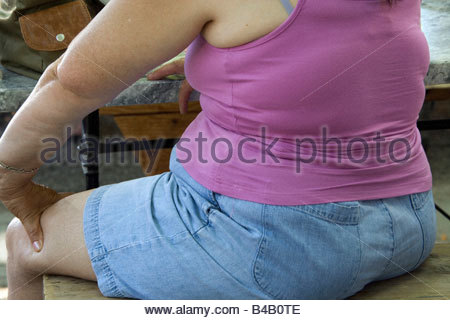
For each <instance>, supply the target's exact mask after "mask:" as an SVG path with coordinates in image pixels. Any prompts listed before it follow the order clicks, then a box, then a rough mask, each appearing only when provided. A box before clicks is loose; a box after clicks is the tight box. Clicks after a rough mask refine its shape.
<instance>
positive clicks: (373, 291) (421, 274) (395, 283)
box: [44, 243, 450, 300]
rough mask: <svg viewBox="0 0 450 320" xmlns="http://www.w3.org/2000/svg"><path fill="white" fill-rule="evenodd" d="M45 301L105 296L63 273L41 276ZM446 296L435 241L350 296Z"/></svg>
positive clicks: (443, 255) (447, 282)
mask: <svg viewBox="0 0 450 320" xmlns="http://www.w3.org/2000/svg"><path fill="white" fill-rule="evenodd" d="M44 297H45V299H47V300H52V299H55V300H62V299H64V300H91V299H92V300H99V299H110V298H105V297H104V296H102V294H101V293H100V291H99V289H98V287H97V284H96V283H95V282H92V281H86V280H81V279H75V278H71V277H63V276H49V275H45V276H44ZM449 297H450V243H441V244H436V246H435V247H434V249H433V252H432V254H431V255H430V257H429V258H428V259H427V260H426V261H425V263H424V264H422V266H420V267H419V268H418V269H416V270H414V271H413V272H412V275H410V274H406V275H403V276H400V277H397V278H393V279H389V280H383V281H379V282H376V283H371V284H369V285H368V286H366V288H364V290H363V291H361V292H359V293H357V294H356V295H354V296H353V297H350V299H359V300H397V299H402V300H423V299H425V300H442V299H448V298H449Z"/></svg>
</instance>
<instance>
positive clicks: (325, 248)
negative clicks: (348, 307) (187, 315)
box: [0, 0, 435, 299]
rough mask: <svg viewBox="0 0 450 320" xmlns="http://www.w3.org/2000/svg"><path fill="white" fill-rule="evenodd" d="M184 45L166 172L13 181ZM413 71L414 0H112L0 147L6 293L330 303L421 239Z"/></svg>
mask: <svg viewBox="0 0 450 320" xmlns="http://www.w3.org/2000/svg"><path fill="white" fill-rule="evenodd" d="M286 9H287V11H286ZM287 12H288V13H289V15H288V13H287ZM188 45H189V48H188V51H187V56H186V68H185V71H186V76H187V80H188V81H189V83H190V84H191V85H192V86H193V87H194V88H195V89H197V90H199V91H200V92H201V93H202V95H201V100H200V102H201V105H202V109H203V111H202V112H201V113H200V114H199V116H198V117H197V118H196V119H195V120H194V121H193V122H192V123H191V125H190V126H189V127H188V129H187V130H186V132H185V133H184V135H183V137H182V139H181V140H180V143H179V144H178V145H177V147H176V148H174V150H173V152H172V158H171V162H170V168H171V171H170V172H166V173H164V174H161V175H157V176H153V177H145V178H141V179H136V180H131V181H126V182H123V183H119V184H114V185H109V186H102V187H100V188H98V189H95V190H89V191H85V192H80V193H76V194H73V195H69V196H68V195H67V194H58V193H56V192H54V191H53V190H50V189H48V188H45V187H43V186H39V185H36V184H34V183H33V182H32V181H31V178H32V177H33V175H34V174H35V170H33V169H32V168H37V167H39V166H40V164H41V162H42V161H41V160H40V159H39V157H38V156H39V154H40V151H41V150H42V148H43V146H42V144H41V140H42V139H43V138H45V137H49V136H52V137H55V136H56V137H58V138H60V139H66V138H67V137H64V136H63V131H64V126H66V125H69V124H71V125H73V124H76V123H79V122H80V121H81V119H82V118H83V117H85V116H86V115H87V114H88V113H90V112H92V111H93V110H95V109H96V108H98V107H100V106H102V105H104V104H105V103H107V102H108V101H109V100H111V99H112V98H113V97H114V96H116V95H117V94H118V93H119V92H120V91H121V90H123V89H124V88H126V87H127V85H129V84H131V83H133V82H134V81H135V80H137V79H138V78H139V77H140V76H141V74H142V70H150V69H152V68H154V67H155V66H157V65H159V64H161V63H162V62H164V61H167V60H169V59H170V58H172V57H173V56H175V55H176V54H177V53H178V52H181V51H182V50H183V49H184V48H186V47H187V46H188ZM428 63H429V55H428V47H427V43H426V40H425V38H424V35H423V33H422V32H421V30H420V1H419V0H414V1H412V0H411V1H396V2H394V3H393V4H390V3H389V2H387V1H384V0H380V1H378V0H374V1H331V0H315V1H310V0H299V1H297V0H290V1H278V0H265V1H261V0H252V1H244V2H243V1H238V0H230V1H226V2H224V1H219V0H212V1H202V0H188V1H167V0H152V1H148V0H145V1H144V0H138V1H135V2H134V3H133V6H130V5H129V2H128V1H124V0H112V1H111V2H110V3H109V4H108V5H107V6H106V7H105V9H104V10H103V11H102V12H101V13H100V14H99V15H98V16H97V17H96V18H95V19H94V20H93V21H92V23H91V24H90V25H89V26H88V27H87V28H86V29H85V30H84V31H83V32H82V33H81V34H80V35H79V36H78V37H77V38H76V39H75V40H74V41H73V42H72V43H71V44H70V46H69V48H68V50H67V52H66V53H65V54H64V56H63V57H62V58H61V59H59V60H58V61H56V62H55V63H54V64H53V65H51V66H50V67H49V68H48V69H47V70H46V72H45V73H44V75H43V76H42V78H41V79H40V81H39V84H38V86H37V87H36V88H35V89H34V91H33V93H32V94H31V96H30V97H29V98H28V99H27V101H26V102H25V103H24V105H23V106H22V107H21V109H20V111H19V112H18V113H17V114H16V115H15V117H14V118H13V120H12V121H11V123H10V125H9V127H8V128H7V130H6V132H5V134H4V135H3V137H2V138H1V141H0V155H1V159H0V160H1V161H2V166H3V168H2V169H1V175H0V186H1V188H0V190H1V191H0V198H1V200H2V201H3V202H4V204H5V205H6V206H7V207H8V208H9V209H10V210H11V212H12V213H13V214H14V215H15V216H16V217H17V218H18V219H15V220H14V221H13V222H12V223H11V225H10V226H9V227H8V230H7V247H8V268H7V269H8V283H9V298H11V299H24V298H41V292H42V279H41V275H42V274H43V273H53V274H62V275H69V276H74V277H79V278H84V279H88V280H96V281H98V284H99V288H100V290H101V291H102V293H103V294H104V295H106V296H111V297H131V298H144V299H340V298H346V297H348V296H350V295H353V294H354V293H356V292H358V291H359V290H361V289H362V288H363V287H364V286H365V285H366V284H367V283H369V282H371V281H375V280H380V279H387V278H390V277H395V276H398V275H400V274H403V273H405V272H410V271H412V270H414V269H415V268H417V267H418V266H419V265H420V264H421V263H422V262H423V261H424V260H425V259H426V258H427V256H428V255H429V254H430V252H431V249H432V247H433V245H434V239H435V211H434V205H433V197H432V193H431V172H430V168H429V165H428V161H427V159H426V156H425V153H424V150H423V148H422V147H421V142H420V134H419V132H418V130H417V127H416V120H417V117H418V113H419V110H420V108H421V105H422V102H423V98H424V84H423V79H424V77H425V75H426V71H427V68H428ZM163 75H164V71H160V74H159V75H154V78H158V77H159V76H163ZM186 88H187V87H186ZM188 91H189V88H187V89H185V91H183V92H184V94H182V95H181V97H182V98H180V99H181V101H182V102H183V103H182V105H183V106H182V109H183V110H184V109H185V98H186V92H188ZM41 227H42V228H41ZM30 243H31V244H30Z"/></svg>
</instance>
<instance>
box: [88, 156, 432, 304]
mask: <svg viewBox="0 0 450 320" xmlns="http://www.w3.org/2000/svg"><path fill="white" fill-rule="evenodd" d="M174 151H175V150H173V151H172V155H171V162H170V171H169V172H165V173H162V174H159V175H155V176H151V177H144V178H139V179H134V180H130V181H125V182H121V183H117V184H111V185H105V186H101V187H100V188H97V189H95V190H94V191H93V192H92V193H91V195H90V196H89V198H88V200H87V203H86V206H85V209H84V234H85V241H86V246H87V249H88V253H89V256H90V259H91V262H92V266H93V269H94V272H95V274H96V275H97V279H98V286H99V288H100V291H101V292H102V293H103V295H105V296H108V297H127V298H136V299H184V300H190V299H344V298H346V297H349V296H351V295H353V294H355V293H356V292H358V291H360V290H361V289H363V287H364V286H365V285H366V284H368V283H370V282H372V281H375V280H381V279H387V278H391V277H395V276H399V275H401V274H404V273H406V272H410V271H412V270H414V269H415V268H417V267H418V266H419V265H420V264H421V263H422V262H423V261H424V260H425V259H426V258H427V257H428V256H429V254H430V252H431V250H432V248H433V246H434V242H435V238H436V213H435V209H434V201H433V195H432V191H431V190H429V191H425V192H420V193H414V194H409V195H404V196H399V197H393V198H387V199H377V200H361V201H344V202H331V203H323V204H314V205H294V206H279V205H267V204H261V203H256V202H250V201H245V200H240V199H236V198H231V197H228V196H225V195H222V194H219V193H216V192H213V191H211V190H209V189H207V188H205V187H203V186H202V185H200V184H199V183H197V182H196V181H195V180H193V179H192V178H191V177H190V176H189V175H188V174H187V172H186V171H185V170H184V169H183V167H182V166H181V164H180V163H178V162H177V161H176V160H175V152H174Z"/></svg>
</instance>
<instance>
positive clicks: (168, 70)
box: [147, 59, 184, 80]
mask: <svg viewBox="0 0 450 320" xmlns="http://www.w3.org/2000/svg"><path fill="white" fill-rule="evenodd" d="M172 74H184V59H178V60H176V61H174V62H171V63H168V64H166V65H164V66H162V67H160V68H159V69H157V70H155V71H153V72H151V73H149V74H148V75H147V79H148V80H159V79H163V78H164V77H167V76H170V75H172Z"/></svg>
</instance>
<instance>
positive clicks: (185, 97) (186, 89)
mask: <svg viewBox="0 0 450 320" xmlns="http://www.w3.org/2000/svg"><path fill="white" fill-rule="evenodd" d="M192 91H194V89H193V88H192V87H191V85H190V84H189V82H188V81H187V80H184V81H183V82H182V83H181V87H180V92H179V93H178V104H179V106H180V113H181V114H185V113H187V111H188V103H189V97H190V95H191V92H192Z"/></svg>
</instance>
